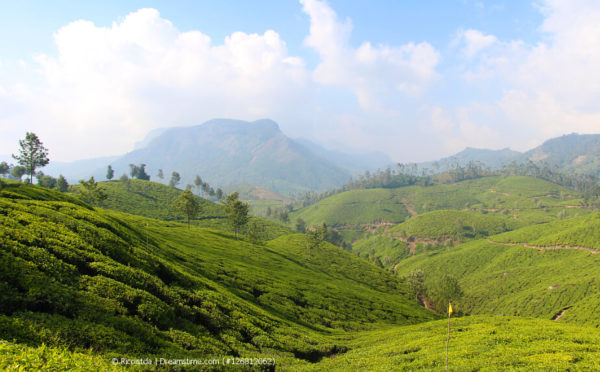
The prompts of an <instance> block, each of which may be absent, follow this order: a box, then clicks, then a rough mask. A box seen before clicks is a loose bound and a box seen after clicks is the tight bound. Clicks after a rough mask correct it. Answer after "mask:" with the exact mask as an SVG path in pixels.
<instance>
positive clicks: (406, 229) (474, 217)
mask: <svg viewBox="0 0 600 372" xmlns="http://www.w3.org/2000/svg"><path fill="white" fill-rule="evenodd" d="M516 224H517V223H516V222H515V220H514V219H512V218H511V217H506V216H503V215H495V214H481V213H477V212H473V211H458V210H440V211H433V212H426V213H424V214H421V215H418V216H415V217H412V218H411V219H409V220H408V221H405V222H403V223H401V224H399V225H397V226H394V227H393V228H391V229H389V230H388V233H389V234H390V235H392V236H397V237H401V238H405V239H410V238H416V239H430V240H437V241H445V240H448V239H450V240H456V241H467V240H472V239H480V238H482V237H486V236H489V235H495V234H497V233H500V232H504V231H507V230H511V229H512V228H513V226H515V225H516Z"/></svg>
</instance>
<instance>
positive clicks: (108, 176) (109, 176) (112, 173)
mask: <svg viewBox="0 0 600 372" xmlns="http://www.w3.org/2000/svg"><path fill="white" fill-rule="evenodd" d="M114 176H115V171H114V170H113V169H112V167H111V166H110V165H109V166H108V169H107V170H106V179H107V180H112V179H113V177H114Z"/></svg>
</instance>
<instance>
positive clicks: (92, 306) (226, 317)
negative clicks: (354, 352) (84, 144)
mask: <svg viewBox="0 0 600 372" xmlns="http://www.w3.org/2000/svg"><path fill="white" fill-rule="evenodd" d="M0 231H1V232H2V234H0V286H1V290H0V338H2V339H4V340H11V341H13V342H17V343H19V344H28V345H30V346H33V347H37V346H39V345H41V344H42V343H44V344H46V345H48V346H50V347H53V348H56V347H58V348H59V349H57V350H59V352H60V348H61V347H68V348H70V350H71V351H75V352H81V351H85V350H90V349H91V350H93V351H94V352H100V353H102V354H103V355H105V356H106V357H111V356H131V357H140V356H152V355H154V356H156V355H172V356H177V355H179V356H181V355H185V356H187V357H205V356H210V355H212V356H228V355H229V356H251V357H257V356H262V357H276V358H277V360H278V362H286V363H290V364H298V365H306V364H308V363H309V362H315V361H318V360H320V359H321V358H322V357H324V356H327V355H333V354H338V353H341V352H344V351H345V350H347V347H346V346H345V345H344V343H343V342H340V340H339V339H337V338H336V337H332V336H331V335H332V334H340V332H342V333H343V332H346V331H355V330H361V329H372V328H374V327H375V328H376V327H381V326H386V325H387V326H389V325H393V324H395V325H402V324H414V323H418V322H423V321H427V320H432V319H436V318H437V316H436V315H435V314H433V313H432V312H430V311H427V310H425V309H423V308H422V307H420V306H418V305H417V304H416V303H415V302H414V301H412V300H411V299H409V298H408V296H407V295H405V293H406V288H405V285H404V283H403V282H402V281H400V280H398V278H397V277H395V276H393V275H391V274H389V273H388V272H385V271H383V270H380V269H378V268H376V267H374V266H372V265H370V264H368V263H367V262H365V261H363V260H361V259H359V258H357V257H355V256H354V255H352V254H349V253H346V252H343V251H341V250H339V249H338V248H337V247H334V246H332V245H329V244H327V243H323V244H322V245H321V247H320V248H319V249H317V250H314V251H313V252H312V254H311V257H310V259H308V258H307V255H306V254H307V252H306V247H305V243H304V237H303V236H302V235H299V234H291V235H283V236H280V237H279V238H276V239H274V240H272V241H269V242H268V243H267V244H266V245H265V246H258V245H252V244H249V243H248V242H246V241H244V240H243V239H242V240H240V241H237V240H235V238H234V237H233V235H231V234H229V233H226V232H222V231H217V230H211V229H205V228H193V229H188V228H187V227H186V226H185V225H184V224H179V223H176V222H172V221H161V220H157V219H150V218H146V217H141V216H135V215H131V214H125V213H122V212H117V211H112V210H108V209H101V208H91V207H89V206H87V205H85V204H84V203H82V202H81V201H79V200H77V199H76V198H73V197H71V196H69V195H65V194H60V193H57V192H53V191H49V190H46V189H43V188H41V187H38V186H31V185H23V184H17V183H8V184H7V185H5V186H4V187H3V189H2V190H1V191H0ZM30 352H32V353H35V352H36V351H35V350H30Z"/></svg>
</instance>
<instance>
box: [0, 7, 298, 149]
mask: <svg viewBox="0 0 600 372" xmlns="http://www.w3.org/2000/svg"><path fill="white" fill-rule="evenodd" d="M54 41H55V43H56V47H57V51H58V53H57V55H56V57H53V56H49V55H46V54H40V55H38V56H36V57H35V61H36V62H37V66H36V67H35V69H36V71H37V73H39V74H41V76H42V77H43V80H44V83H37V84H35V85H29V86H27V87H25V91H26V92H27V93H26V94H27V95H28V98H27V99H24V100H22V101H23V103H24V104H26V105H27V109H26V110H23V111H22V112H14V111H13V112H12V113H11V112H10V110H9V112H8V113H5V115H3V116H0V125H2V127H3V128H5V127H7V128H8V127H18V128H19V129H20V130H21V131H23V133H21V134H19V137H21V136H22V135H23V134H24V131H25V130H32V131H36V132H37V133H38V135H40V137H41V138H42V139H46V141H47V142H48V144H49V147H50V148H51V150H52V153H51V154H54V155H55V156H56V158H59V159H68V158H81V157H85V156H98V155H105V154H107V153H122V152H125V151H128V150H129V149H130V148H131V146H132V144H133V143H134V142H135V141H137V140H139V139H140V137H141V136H143V135H144V134H145V133H146V132H147V131H149V130H150V129H152V128H155V127H160V126H168V125H172V124H174V123H175V124H179V125H190V124H199V123H201V122H203V121H204V120H207V119H210V118H212V117H239V118H244V119H253V118H260V117H263V116H271V117H275V118H277V116H278V114H282V113H284V112H287V113H288V114H289V115H290V116H293V113H294V112H295V110H298V109H302V108H301V105H299V104H298V102H305V101H308V100H309V99H307V98H306V94H307V93H306V87H307V86H308V85H309V84H310V82H309V80H308V79H307V78H308V72H307V70H306V67H305V65H304V62H303V60H302V59H300V58H298V57H294V56H290V55H288V53H287V49H286V45H285V42H284V41H283V40H281V39H280V37H279V35H278V34H277V33H276V32H275V31H271V30H269V31H266V32H265V33H264V34H262V35H259V34H246V33H243V32H235V33H232V34H231V35H229V36H228V37H227V38H226V39H225V41H224V43H222V44H220V45H214V44H212V43H211V40H210V38H209V37H208V36H207V35H205V34H203V33H201V32H200V31H190V32H180V31H179V30H177V28H175V26H173V24H172V23H171V22H169V21H168V20H166V19H163V18H161V17H160V14H159V13H158V11H157V10H155V9H140V10H138V11H136V12H133V13H131V14H128V15H127V16H126V17H125V18H124V19H123V20H122V21H121V22H118V23H113V24H112V25H111V26H110V27H98V26H96V25H94V24H93V23H92V22H89V21H83V20H80V21H75V22H72V23H70V24H68V25H66V26H64V27H62V28H61V29H59V30H58V31H57V32H56V33H55V35H54ZM21 88H22V87H21ZM21 88H19V87H16V86H13V87H12V88H7V87H4V91H8V93H5V94H4V98H2V97H0V100H4V101H5V102H6V100H7V99H8V98H7V96H10V97H12V98H11V99H13V100H18V97H19V96H23V95H24V94H25V93H23V92H21V93H19V91H20V90H21ZM0 105H3V104H2V102H0ZM15 135H16V134H15ZM11 140H13V142H14V138H11ZM2 146H3V147H4V146H7V147H8V144H6V143H2ZM11 147H13V146H11Z"/></svg>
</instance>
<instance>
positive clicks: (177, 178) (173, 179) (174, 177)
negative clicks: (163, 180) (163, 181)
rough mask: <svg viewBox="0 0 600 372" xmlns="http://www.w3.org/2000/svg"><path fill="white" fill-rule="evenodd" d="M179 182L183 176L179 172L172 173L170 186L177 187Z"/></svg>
mask: <svg viewBox="0 0 600 372" xmlns="http://www.w3.org/2000/svg"><path fill="white" fill-rule="evenodd" d="M179 182H181V176H180V175H179V173H177V172H173V173H171V181H169V186H171V187H176V186H177V185H178V184H179Z"/></svg>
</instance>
